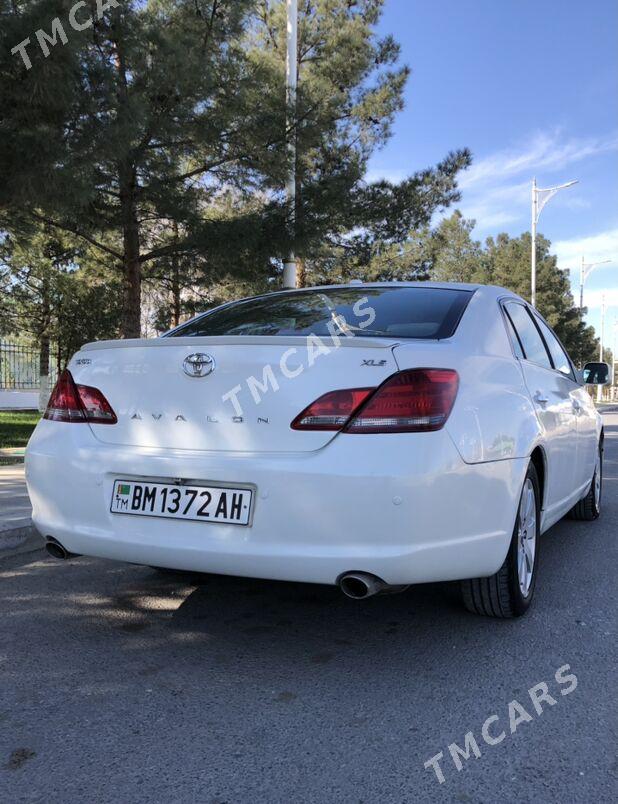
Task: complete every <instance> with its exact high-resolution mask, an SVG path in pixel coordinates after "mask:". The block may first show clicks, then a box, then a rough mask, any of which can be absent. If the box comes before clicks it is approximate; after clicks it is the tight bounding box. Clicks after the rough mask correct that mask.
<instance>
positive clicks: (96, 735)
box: [0, 414, 618, 804]
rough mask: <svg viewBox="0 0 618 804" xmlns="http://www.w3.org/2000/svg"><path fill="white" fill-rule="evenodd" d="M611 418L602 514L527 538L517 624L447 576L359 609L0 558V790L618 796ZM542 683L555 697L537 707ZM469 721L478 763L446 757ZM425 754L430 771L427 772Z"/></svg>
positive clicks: (446, 797)
mask: <svg viewBox="0 0 618 804" xmlns="http://www.w3.org/2000/svg"><path fill="white" fill-rule="evenodd" d="M606 432H607V440H606V445H607V448H606V464H605V489H604V511H603V514H602V517H601V519H600V520H599V521H598V522H596V523H592V524H586V523H577V522H571V521H564V522H562V523H560V524H559V525H557V526H556V527H554V528H553V529H552V530H551V531H550V532H548V533H547V534H546V535H545V536H544V538H543V540H542V544H541V549H542V556H541V569H540V572H541V574H540V576H539V583H538V586H537V597H536V601H535V605H534V607H533V608H532V610H531V611H530V612H529V613H528V616H527V617H525V618H524V619H522V620H518V621H507V622H504V621H494V620H488V619H483V618H479V617H475V616H473V615H471V614H467V613H466V612H464V611H463V610H462V609H461V607H460V605H459V601H458V595H457V588H456V586H454V585H430V586H424V587H417V588H414V589H411V590H410V591H408V592H407V593H405V594H403V595H398V596H383V597H377V598H373V599H371V600H368V601H365V602H362V603H357V602H354V601H349V600H346V599H344V598H342V597H341V596H340V594H339V593H338V592H337V591H336V590H334V589H330V588H324V587H318V586H302V585H293V584H284V583H274V582H263V581H251V580H242V579H234V578H217V577H204V576H201V577H192V576H181V575H175V576H169V577H162V576H161V575H160V574H158V573H157V572H155V571H153V570H151V569H148V568H145V567H137V566H126V565H122V564H116V563H112V562H105V561H100V560H93V559H88V558H82V559H79V560H76V561H72V562H55V561H53V560H51V559H47V558H46V557H44V555H43V553H42V552H37V553H32V554H29V555H22V556H16V557H13V558H7V559H4V560H2V561H0V612H1V617H0V801H1V802H3V804H10V803H12V802H18V801H28V802H45V804H52V802H62V804H68V803H69V802H71V803H72V802H76V803H77V802H79V804H84V803H85V802H101V803H102V802H123V804H127V803H129V804H133V802H183V804H184V802H206V804H214V803H215V802H217V803H218V804H220V803H221V802H230V803H231V802H243V803H244V802H268V804H274V802H285V803H286V804H289V803H290V802H328V803H329V804H330V803H331V802H350V803H353V804H359V802H380V803H381V804H382V803H383V802H418V801H423V802H424V801H436V802H441V801H454V802H461V801H463V802H481V801H482V802H496V801H506V802H533V801H534V802H561V803H562V802H580V801H581V802H591V801H594V802H609V801H612V802H613V801H616V800H617V798H618V787H617V783H616V770H617V765H616V758H615V756H616V724H617V717H616V715H617V712H616V699H617V696H616V682H617V678H616V637H615V621H616V564H617V562H616V541H617V537H618V414H611V415H609V416H607V417H606ZM564 665H569V666H570V670H566V669H564V670H562V675H561V676H560V678H563V677H566V676H568V675H569V674H570V673H573V674H575V675H576V677H577V686H576V687H575V688H573V687H574V682H573V681H572V680H571V681H568V679H566V678H563V681H562V683H558V682H557V681H556V679H555V673H556V671H557V670H558V669H559V668H561V667H563V666H564ZM540 682H546V684H547V688H548V693H549V694H550V695H551V696H552V698H551V700H553V701H555V703H554V704H552V705H549V704H548V703H547V702H541V703H540V704H539V706H542V707H544V708H543V709H542V713H541V714H540V715H537V713H536V711H535V709H534V707H533V705H532V702H531V698H530V695H529V693H528V690H529V689H530V688H531V687H533V686H534V685H537V684H539V683H540ZM569 689H570V690H571V691H570V692H568V690H569ZM540 690H541V692H543V688H540ZM561 692H568V694H566V695H562V694H561ZM513 700H516V701H517V702H518V703H519V704H520V707H519V708H518V707H517V706H516V705H515V704H511V716H512V718H514V719H515V722H514V725H515V732H514V733H511V731H510V727H509V703H510V702H511V701H513ZM522 709H523V714H522ZM524 714H525V715H527V717H524ZM491 715H496V716H497V719H495V720H493V721H490V722H489V724H488V733H489V734H490V735H491V737H493V738H494V739H498V738H500V736H501V731H504V732H505V736H504V738H503V739H502V740H501V742H499V743H498V744H495V745H488V744H487V743H486V742H485V741H484V740H483V738H482V727H483V724H484V723H485V721H486V720H487V718H488V717H490V716H491ZM517 720H519V723H517V722H516V721H517ZM467 732H472V734H473V736H474V738H475V739H476V741H477V744H478V748H479V751H480V753H481V756H480V757H475V756H474V754H471V758H470V759H468V760H462V762H461V764H462V766H463V767H462V770H461V771H458V770H457V769H456V766H455V764H454V761H453V759H452V758H451V755H450V753H449V749H448V745H449V744H451V743H457V744H458V745H459V746H461V747H462V748H463V746H464V735H465V734H466V733H467ZM491 737H490V739H491ZM440 751H442V752H443V754H444V757H443V759H442V760H441V761H440V767H441V770H442V773H443V775H444V782H443V783H442V784H439V783H438V781H437V778H436V774H435V773H434V771H433V770H432V768H431V767H429V769H426V768H425V767H424V763H425V762H426V761H427V760H429V759H430V758H431V757H433V756H434V755H436V754H438V752H440ZM455 753H456V754H457V752H455Z"/></svg>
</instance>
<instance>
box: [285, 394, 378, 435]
mask: <svg viewBox="0 0 618 804" xmlns="http://www.w3.org/2000/svg"><path fill="white" fill-rule="evenodd" d="M373 391H374V389H373V388H348V389H346V390H343V391H329V392H328V393H327V394H324V396H321V397H319V399H316V400H315V402H312V403H311V405H309V407H308V408H305V409H304V410H303V412H302V413H300V414H299V415H298V416H297V417H296V418H295V419H294V421H293V422H292V425H291V427H292V429H293V430H341V428H342V427H343V426H344V424H345V423H346V422H347V421H348V419H349V418H350V416H351V415H352V414H353V413H354V411H355V410H357V409H358V407H359V406H360V405H361V404H362V403H363V402H364V401H365V400H366V399H367V397H368V396H369V395H370V394H371V393H372V392H373Z"/></svg>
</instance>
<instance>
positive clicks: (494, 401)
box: [395, 289, 542, 464]
mask: <svg viewBox="0 0 618 804" xmlns="http://www.w3.org/2000/svg"><path fill="white" fill-rule="evenodd" d="M489 291H490V289H481V290H479V291H477V293H475V295H474V296H473V298H472V300H471V301H470V304H469V305H468V308H467V310H466V312H465V313H464V315H463V317H462V320H461V322H460V324H459V327H458V328H457V331H456V332H455V334H454V335H453V337H452V338H449V339H446V340H443V341H436V342H433V343H430V342H423V343H422V344H421V342H419V341H417V342H416V343H412V342H404V343H401V344H400V345H399V346H397V347H396V349H395V357H396V360H397V363H398V365H399V367H400V368H401V369H405V368H413V367H415V366H418V367H436V368H452V369H455V370H456V371H457V372H458V373H459V391H458V394H457V399H456V400H455V405H454V406H453V410H452V412H451V415H450V417H449V419H448V422H447V424H446V430H447V432H448V433H449V435H450V437H451V438H452V440H453V442H454V444H455V446H456V447H457V450H458V451H459V454H460V455H461V457H462V459H463V460H464V461H465V462H466V463H470V464H474V463H485V462H489V461H500V460H509V459H513V458H525V457H527V456H528V455H530V453H531V452H532V450H533V449H534V447H535V446H536V445H537V444H538V443H539V442H540V441H542V429H541V426H540V423H539V420H538V418H537V415H536V413H535V410H534V407H533V404H532V400H531V399H530V395H529V393H528V390H527V388H526V385H525V383H524V379H523V375H522V372H521V369H520V366H519V361H518V360H517V359H516V358H515V357H514V355H513V352H512V349H511V344H510V341H509V338H508V335H507V332H506V329H505V326H504V322H503V319H502V313H501V311H500V307H499V304H498V298H499V297H498V296H496V295H495V293H494V294H490V292H489Z"/></svg>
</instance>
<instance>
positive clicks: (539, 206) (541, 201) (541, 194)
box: [530, 178, 577, 307]
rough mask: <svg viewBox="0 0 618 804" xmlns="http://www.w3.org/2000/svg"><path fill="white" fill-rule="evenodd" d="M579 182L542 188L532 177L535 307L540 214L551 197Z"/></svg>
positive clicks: (531, 283)
mask: <svg viewBox="0 0 618 804" xmlns="http://www.w3.org/2000/svg"><path fill="white" fill-rule="evenodd" d="M574 184H577V181H576V180H575V181H568V182H567V183H566V184H559V185H558V186H557V187H546V188H545V189H541V188H539V187H537V184H536V178H534V179H532V227H531V233H532V254H531V260H530V262H531V271H530V301H531V303H532V306H533V307H536V227H537V224H538V222H539V215H540V214H541V212H542V210H543V207H544V206H545V204H547V202H548V201H549V200H550V198H553V197H554V196H555V195H556V193H557V192H559V191H560V190H565V189H566V188H567V187H572V186H573V185H574Z"/></svg>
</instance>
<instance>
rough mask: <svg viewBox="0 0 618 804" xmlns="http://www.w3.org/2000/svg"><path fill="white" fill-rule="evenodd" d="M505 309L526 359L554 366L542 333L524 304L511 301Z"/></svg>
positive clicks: (541, 364)
mask: <svg viewBox="0 0 618 804" xmlns="http://www.w3.org/2000/svg"><path fill="white" fill-rule="evenodd" d="M505 310H506V312H507V315H508V316H509V318H510V319H511V323H512V324H513V327H514V328H515V332H516V333H517V335H518V336H519V341H520V343H521V346H522V348H523V350H524V355H525V357H526V360H530V362H531V363H536V364H537V365H538V366H543V368H548V369H551V368H553V366H552V364H551V360H550V359H549V354H548V353H547V349H546V348H545V344H544V343H543V338H541V333H540V332H539V331H538V329H537V328H536V325H535V323H534V321H533V320H532V318H531V317H530V314H529V313H528V311H527V310H526V308H525V307H524V306H523V304H518V303H517V302H511V303H509V304H506V305H505Z"/></svg>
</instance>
